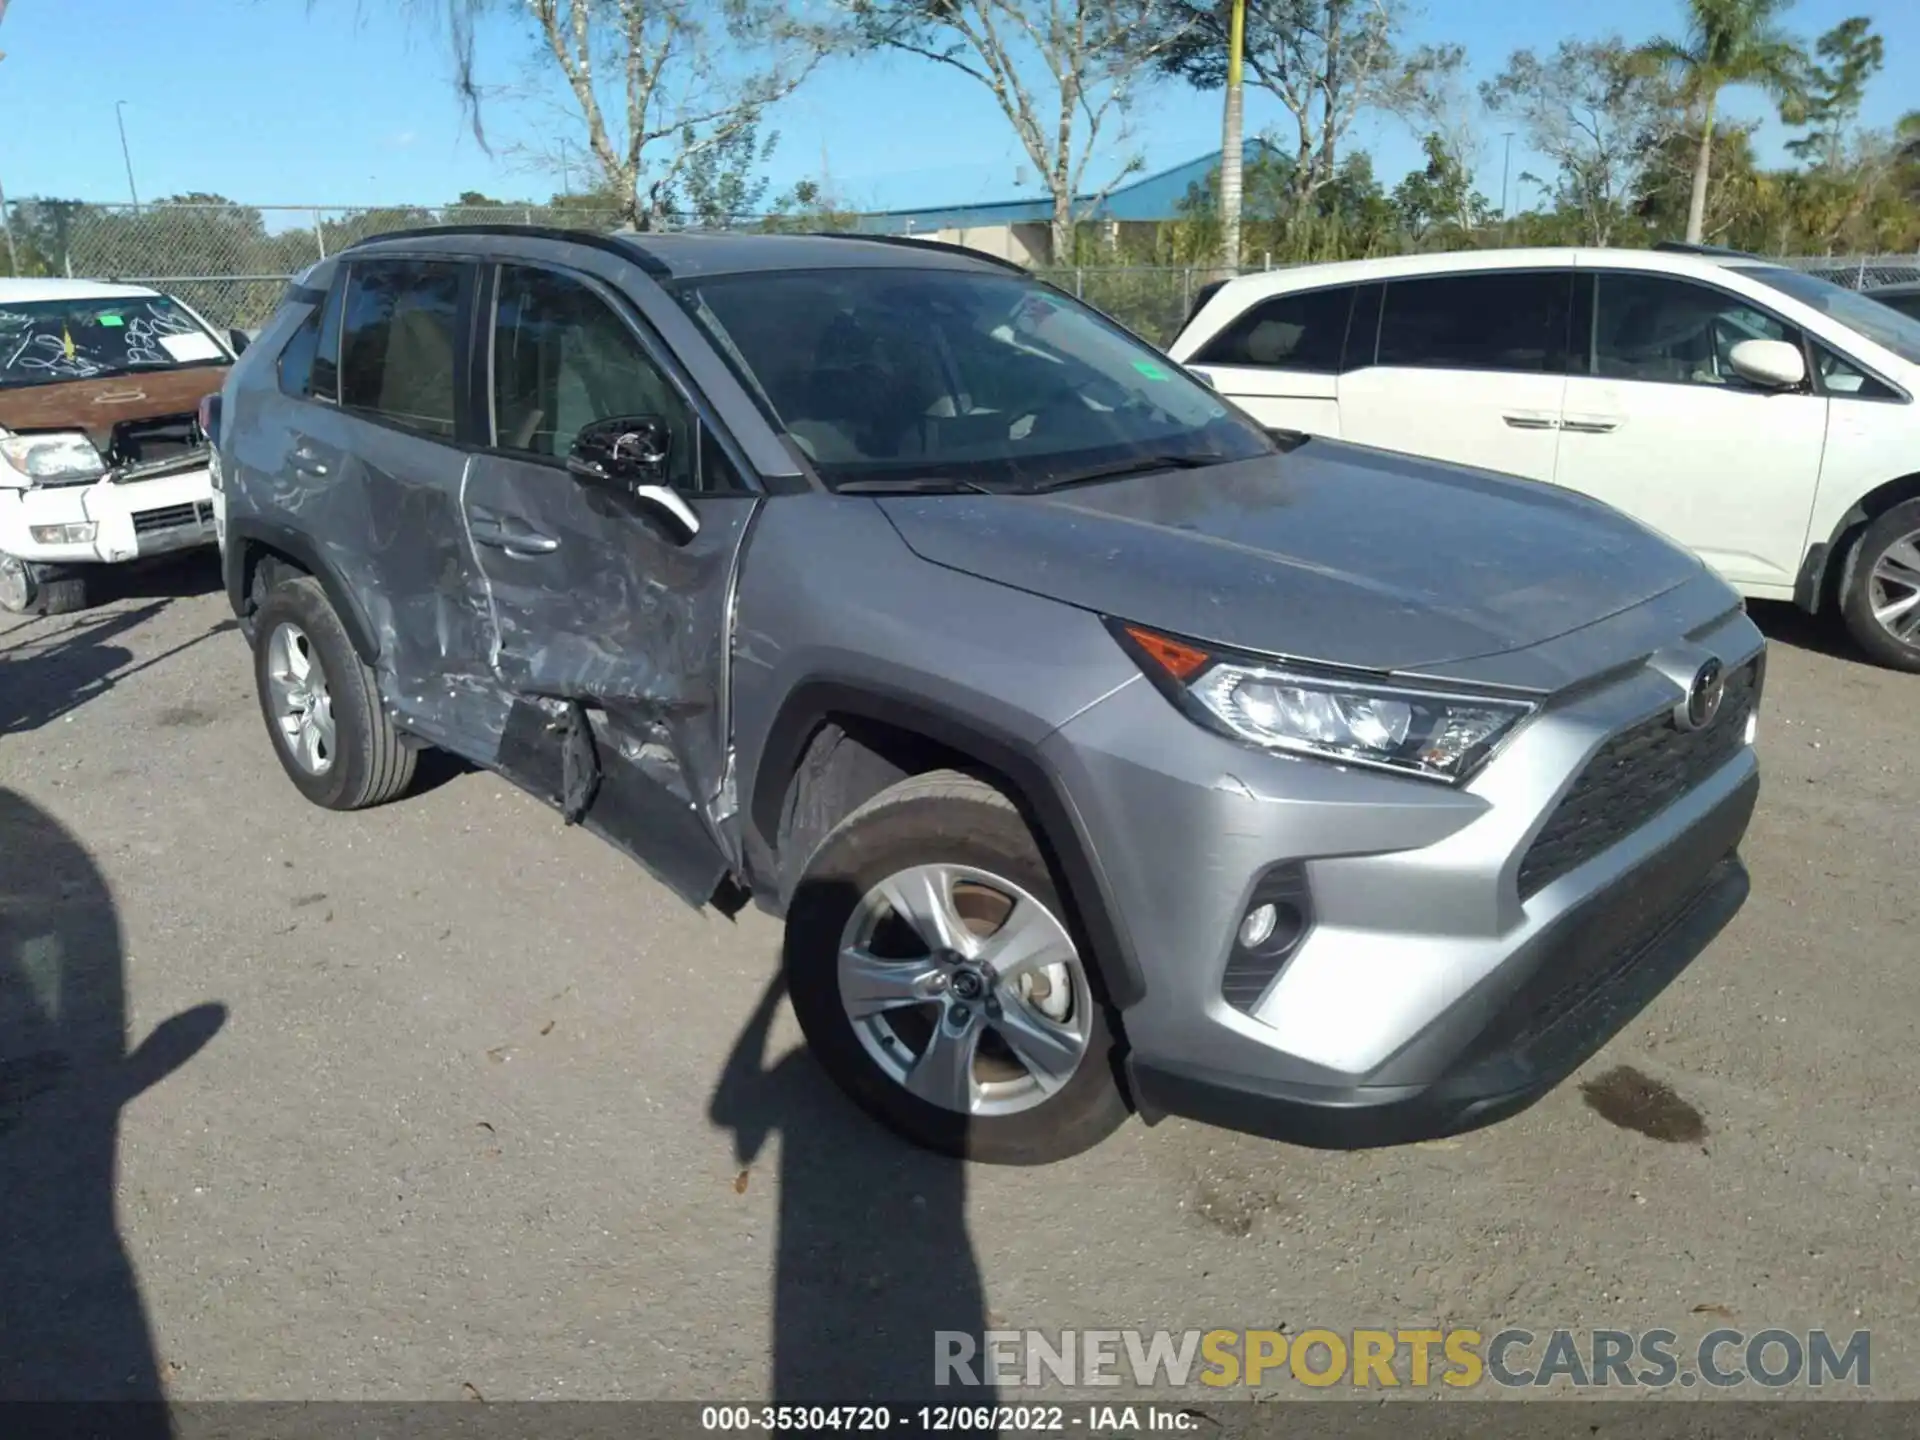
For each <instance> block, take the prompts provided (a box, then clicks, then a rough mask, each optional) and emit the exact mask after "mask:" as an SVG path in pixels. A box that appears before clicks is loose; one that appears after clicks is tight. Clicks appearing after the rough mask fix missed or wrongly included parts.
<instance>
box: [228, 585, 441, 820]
mask: <svg viewBox="0 0 1920 1440" xmlns="http://www.w3.org/2000/svg"><path fill="white" fill-rule="evenodd" d="M254 618H255V624H254V634H255V636H256V637H257V638H256V640H255V643H254V651H253V674H254V682H255V688H256V689H257V691H258V693H259V696H260V710H261V714H262V715H263V716H264V717H265V719H266V722H267V733H268V735H269V736H270V737H271V739H272V740H273V750H274V754H276V755H278V756H279V757H280V765H281V768H282V769H284V770H285V771H286V772H287V778H288V779H289V780H291V781H293V784H294V788H295V789H297V790H298V791H299V792H300V793H301V794H302V795H305V796H306V797H307V799H309V800H311V801H312V802H313V803H314V804H316V805H319V806H321V807H322V808H324V809H327V810H364V809H366V808H368V807H369V806H373V805H380V804H384V803H385V802H386V801H388V800H392V799H395V798H396V797H398V796H399V795H401V794H402V793H404V792H405V790H406V788H407V786H408V785H409V784H411V783H412V781H413V767H414V760H415V752H414V751H412V750H410V749H408V748H407V747H406V746H405V745H403V744H402V743H401V742H400V736H399V734H398V733H397V732H396V731H395V730H394V728H393V721H392V720H391V719H390V718H389V717H388V715H387V712H386V707H385V706H383V705H382V704H381V703H380V689H379V686H378V684H377V683H376V681H375V678H374V674H373V671H372V670H371V669H369V668H368V666H367V665H366V663H365V662H364V661H362V660H361V659H360V657H359V655H358V654H356V653H355V651H354V648H353V642H352V641H351V640H349V639H348V638H347V632H346V628H345V627H344V626H343V625H341V623H340V618H339V616H337V615H335V614H334V611H333V606H332V605H331V604H330V603H329V602H328V600H327V595H326V591H324V590H323V589H321V588H320V583H319V582H318V581H317V580H315V579H313V578H312V577H311V576H307V575H296V576H290V577H288V578H286V579H284V580H281V581H280V582H279V583H278V584H276V585H275V586H274V587H273V589H272V590H270V591H269V592H268V593H267V598H266V601H265V603H263V604H262V605H261V606H260V608H259V610H258V611H257V612H255V617H254ZM316 677H317V678H316Z"/></svg>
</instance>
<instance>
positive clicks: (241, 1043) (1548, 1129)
mask: <svg viewBox="0 0 1920 1440" xmlns="http://www.w3.org/2000/svg"><path fill="white" fill-rule="evenodd" d="M217 583H218V582H217V575H216V573H215V567H214V565H213V564H212V563H211V562H208V563H205V564H201V563H199V562H197V561H196V562H193V563H189V564H185V565H182V566H179V567H177V568H174V569H169V570H165V571H156V572H151V573H148V574H143V575H138V576H131V577H128V579H127V580H126V581H125V583H124V584H123V585H122V586H121V590H122V591H123V593H121V594H119V595H118V596H116V597H115V598H112V599H110V600H109V602H108V603H106V604H105V605H103V606H101V607H100V608H97V609H94V610H91V611H89V612H87V613H85V614H82V615H79V616H69V617H63V618H60V619H53V620H41V621H35V622H15V623H11V624H10V625H6V626H0V799H4V801H5V806H6V808H5V810H4V811H3V812H0V901H4V903H5V905H6V907H7V911H8V912H9V914H10V918H9V919H8V924H9V928H10V929H11V930H12V931H13V933H12V935H10V936H9V942H10V943H9V945H8V947H7V948H6V949H0V965H4V966H9V967H11V968H10V969H0V1395H5V1394H13V1395H23V1394H26V1395H33V1394H39V1395H47V1394H53V1393H74V1392H82V1393H86V1394H91V1395H100V1396H112V1395H129V1394H146V1393H155V1392H156V1389H157V1388H158V1387H163V1388H164V1392H165V1393H166V1394H168V1395H170V1396H172V1397H175V1398H179V1399H183V1400H203V1399H229V1398H263V1399H298V1398H317V1397H328V1398H365V1399H417V1398H445V1399H458V1398H461V1397H463V1396H464V1397H466V1398H473V1397H474V1396H484V1397H485V1398H487V1399H489V1400H497V1399H506V1398H547V1397H566V1396H571V1397H600V1398H610V1397H632V1398H681V1399H703V1398H704V1399H714V1398H727V1397H733V1398H740V1397H755V1398H757V1397H762V1396H768V1395H778V1396H782V1397H795V1396H798V1397H803V1398H805V1397H812V1398H836V1397H837V1398H841V1399H845V1398H849V1397H850V1396H852V1395H854V1394H857V1393H862V1392H867V1393H871V1392H878V1393H881V1394H893V1395H899V1394H902V1393H904V1392H909V1391H915V1392H919V1391H924V1389H925V1385H926V1380H925V1377H926V1376H927V1375H928V1373H929V1366H930V1362H931V1355H932V1340H931V1334H932V1332H933V1331H934V1330H936V1329H943V1328H946V1329H962V1330H975V1331H977V1330H979V1329H981V1328H983V1327H984V1326H989V1325H992V1326H1006V1327H1023V1328H1024V1327H1036V1328H1041V1329H1065V1328H1076V1329H1084V1328H1116V1329H1117V1328H1126V1327H1136V1326H1137V1327H1144V1328H1148V1329H1172V1330H1183V1329H1187V1328H1189V1327H1212V1326H1225V1327H1232V1328H1239V1327H1271V1328H1276V1329H1281V1328H1284V1329H1286V1330H1288V1331H1291V1332H1294V1333H1298V1332H1299V1331H1301V1330H1304V1329H1307V1328H1310V1327H1315V1326H1322V1327H1329V1328H1332V1329H1335V1330H1342V1331H1344V1330H1349V1329H1351V1328H1354V1327H1357V1326H1358V1327H1365V1326H1383V1327H1386V1328H1406V1327H1415V1326H1421V1325H1435V1326H1448V1325H1469V1326H1473V1327H1475V1328H1478V1329H1480V1330H1482V1331H1483V1332H1486V1333H1489V1334H1490V1333H1492V1332H1493V1331H1495V1330H1497V1329H1500V1328H1503V1327H1505V1326H1508V1325H1522V1326H1526V1327H1528V1328H1531V1329H1534V1330H1536V1331H1544V1330H1549V1329H1552V1328H1554V1327H1556V1326H1566V1327H1575V1328H1589V1327H1617V1328H1623V1329H1633V1330H1639V1329H1647V1328H1654V1327H1666V1328H1670V1329H1673V1330H1675V1331H1678V1332H1679V1333H1680V1334H1681V1336H1682V1337H1686V1338H1697V1337H1698V1336H1699V1335H1701V1334H1703V1333H1705V1332H1706V1331H1708V1330H1711V1329H1713V1328H1715V1327H1717V1326H1722V1325H1725V1326H1731V1327H1737V1328H1741V1329H1744V1330H1746V1331H1749V1332H1752V1331H1757V1330H1760V1329H1763V1328H1766V1327H1769V1326H1779V1327H1783V1328H1787V1329H1794V1330H1801V1331H1804V1330H1806V1329H1809V1328H1814V1327H1826V1328H1827V1329H1829V1330H1833V1331H1838V1332H1841V1334H1843V1335H1844V1334H1847V1333H1850V1332H1852V1331H1853V1330H1855V1329H1859V1328H1865V1329H1870V1330H1871V1331H1872V1332H1873V1374H1872V1378H1873V1390H1874V1393H1875V1394H1876V1395H1881V1396H1891V1395H1899V1396H1906V1397H1920V1369H1917V1368H1916V1362H1917V1361H1920V1352H1916V1343H1915V1337H1916V1336H1917V1335H1920V1330H1917V1329H1916V1324H1915V1321H1916V1316H1917V1314H1920V1292H1916V1290H1915V1287H1914V1285H1913V1283H1912V1275H1913V1271H1914V1263H1913V1262H1914V1254H1913V1252H1914V1247H1915V1245H1916V1238H1915V1237H1916V1236H1920V1158H1917V1157H1920V1149H1917V1147H1916V1140H1917V1139H1920V1118H1916V1112H1915V1110H1914V1109H1913V1108H1912V1107H1911V1106H1910V1105H1909V1104H1907V1103H1906V1102H1907V1101H1908V1100H1909V1099H1910V1098H1911V1097H1912V1095H1913V1094H1914V1093H1915V1090H1916V1088H1920V1061H1917V1060H1916V1053H1917V1052H1916V1047H1915V1046H1914V1044H1913V1039H1912V1037H1913V1030H1914V1017H1915V1016H1916V1015H1917V1014H1920V965H1917V964H1916V963H1915V962H1916V960H1920V944H1916V942H1915V936H1916V935H1920V923H1917V920H1920V917H1917V915H1916V911H1917V910H1920V887H1916V885H1915V883H1914V879H1915V871H1914V857H1915V854H1916V848H1915V840H1914V837H1915V835H1916V834H1920V828H1917V827H1916V820H1917V819H1920V816H1917V815H1916V804H1915V800H1914V796H1915V795H1916V794H1917V793H1920V785H1916V770H1917V769H1920V761H1917V760H1916V755H1917V754H1920V748H1917V747H1916V746H1915V744H1914V739H1913V737H1914V730H1913V725H1914V719H1913V716H1914V711H1915V700H1916V698H1920V677H1911V676H1904V675H1894V674H1890V673H1886V672H1882V671H1878V670H1874V669H1871V668H1869V667H1868V666H1866V665H1865V664H1862V663H1860V662H1858V661H1856V660H1854V659H1851V658H1849V657H1848V656H1846V655H1845V654H1842V653H1834V652H1833V651H1832V650H1830V649H1829V647H1828V644H1827V641H1826V639H1825V637H1824V634H1823V633H1822V632H1821V631H1819V630H1817V629H1816V628H1815V627H1812V626H1811V625H1808V624H1805V623H1803V622H1801V621H1800V620H1799V619H1798V618H1797V617H1794V616H1792V615H1790V614H1786V613H1784V612H1767V613H1762V614H1761V615H1760V617H1759V618H1760V619H1761V620H1762V623H1763V624H1764V625H1766V626H1767V628H1768V629H1769V632H1770V633H1771V634H1772V635H1773V637H1774V642H1775V643H1774V658H1773V668H1772V672H1771V678H1770V682H1769V696H1768V706H1767V710H1766V712H1765V714H1764V715H1763V718H1762V726H1761V731H1760V740H1759V746H1760V751H1761V759H1762V763H1763V768H1764V771H1765V791H1764V794H1763V797H1762V800H1761V808H1760V812H1759V815H1758V817H1757V819H1756V821H1755V824H1754V828H1753V831H1752V833H1751V835H1750V837H1749V840H1748V843H1747V848H1746V854H1747V858H1748V861H1749V863H1750V866H1751V868H1752V870H1753V875H1754V894H1753V898H1752V900H1751V901H1750V902H1749V904H1748V905H1747V907H1746V909H1745V910H1744V911H1743V912H1742V913H1741V915H1740V916H1739V917H1738V918H1737V919H1736V920H1735V922H1734V923H1733V925H1732V926H1731V927H1730V929H1729V930H1728V931H1727V932H1726V934H1725V935H1723V936H1722V938H1721V939H1720V940H1719V941H1718V942H1717V943H1716V944H1715V945H1714V946H1713V948H1712V949H1711V950H1710V951H1709V952H1708V953H1707V954H1706V955H1705V956H1704V957H1702V959H1701V960H1700V961H1699V962H1697V963H1696V964H1695V965H1694V966H1693V967H1692V968H1691V969H1690V970H1689V971H1688V972H1687V973H1686V974H1685V975H1684V976H1683V977H1682V978H1681V979H1680V981H1679V982H1678V983H1677V984H1676V985H1675V986H1674V987H1673V988H1672V989H1670V990H1669V991H1668V992H1667V993H1666V995H1665V996H1663V997H1662V998H1661V999H1660V1000H1659V1001H1658V1002H1657V1003H1656V1005H1655V1006H1654V1007H1653V1008H1652V1009H1651V1010H1650V1011H1649V1012H1648V1013H1647V1014H1646V1015H1644V1016H1643V1017H1641V1019H1640V1020H1639V1021H1638V1022H1636V1023H1635V1024H1634V1025H1632V1026H1631V1027H1629V1029H1628V1030H1627V1031H1626V1032H1625V1033H1623V1034H1622V1035H1621V1036H1620V1037H1619V1038H1618V1039H1616V1041H1615V1042H1614V1043H1613V1044H1612V1045H1611V1046H1609V1047H1608V1048H1607V1049H1606V1050H1605V1051H1604V1052H1603V1053H1602V1054H1601V1055H1600V1056H1598V1057H1597V1058H1596V1059H1595V1060H1594V1061H1593V1062H1592V1063H1591V1064H1589V1065H1588V1067H1587V1068H1586V1069H1585V1070H1584V1071H1583V1072H1582V1073H1581V1075H1580V1076H1578V1077H1576V1080H1575V1081H1574V1082H1570V1083H1568V1084H1567V1085H1565V1086H1563V1087H1561V1088H1560V1089H1559V1090H1558V1091H1557V1092H1555V1093H1554V1094H1552V1095H1551V1096H1549V1097H1548V1098H1547V1099H1546V1100H1545V1101H1543V1102H1542V1103H1541V1104H1540V1105H1538V1106H1537V1107H1535V1108H1534V1109H1533V1110H1531V1111H1529V1112H1528V1113H1526V1114H1525V1115H1522V1116H1520V1117H1519V1118H1517V1119H1515V1120H1512V1121H1509V1122H1507V1123H1506V1124H1503V1125H1500V1126H1497V1127H1495V1128H1493V1129H1491V1130H1487V1131H1483V1132H1479V1133H1477V1134H1473V1135H1469V1136H1463V1137H1460V1138H1457V1139H1452V1140H1446V1141H1440V1142H1435V1143H1432V1144H1428V1145H1424V1146H1419V1147H1413V1148H1406V1149H1400V1150H1395V1151H1388V1152H1371V1153H1361V1154H1352V1155H1342V1154H1331V1155H1330V1154H1321V1153H1315V1152H1310V1151H1305V1150H1296V1149H1291V1148H1287V1147H1284V1146H1279V1145H1273V1144H1268V1143H1264V1142H1261V1141H1256V1140H1251V1139H1246V1138H1242V1137H1239V1136H1234V1135H1229V1134H1224V1133H1220V1132H1215V1131H1210V1130H1207V1129H1204V1128H1201V1127H1198V1126H1194V1125H1189V1124H1186V1123H1184V1122H1178V1121H1170V1122H1168V1123H1166V1124H1164V1125H1161V1126H1159V1127H1157V1128H1154V1129H1151V1130H1149V1129H1147V1128H1146V1127H1144V1126H1142V1125H1139V1124H1137V1123H1136V1124H1134V1125H1131V1126H1129V1127H1127V1128H1126V1129H1124V1130H1123V1131H1122V1132H1121V1133H1120V1134H1118V1135H1117V1136H1115V1137H1114V1138H1113V1139H1112V1140H1111V1141H1109V1142H1108V1143H1107V1144H1106V1145H1104V1146H1103V1147H1101V1148H1100V1149H1098V1150H1097V1151H1095V1152H1094V1153H1092V1154H1089V1155H1086V1156H1084V1157H1081V1158H1080V1159H1077V1160H1075V1161H1072V1162H1070V1163H1067V1164H1063V1165H1059V1166H1055V1167H1052V1168H1048V1169H1042V1170H1032V1171H1016V1170H985V1169H971V1170H970V1169H965V1168H963V1167H957V1166H954V1165H950V1164H946V1163H944V1162H940V1161H936V1160H934V1159H931V1158H929V1157H926V1156H923V1155H920V1154H918V1153H916V1152H912V1151H909V1150H907V1149H905V1148H903V1147H902V1146H900V1145H898V1144H896V1143H895V1142H893V1141H892V1140H891V1139H890V1138H888V1137H887V1136H885V1135H884V1134H882V1133H881V1132H879V1131H878V1130H877V1129H876V1128H874V1127H873V1126H872V1125H870V1124H869V1123H867V1122H866V1121H865V1120H864V1119H862V1118H861V1117H860V1116H858V1115H857V1114H855V1113H854V1112H852V1111H851V1110H850V1109H849V1108H848V1107H847V1106H845V1105H844V1104H843V1103H842V1102H841V1101H840V1100H839V1098H838V1096H837V1094H836V1093H835V1092H833V1091H832V1090H831V1089H830V1088H829V1086H828V1083H827V1082H826V1081H825V1080H824V1079H823V1078H822V1077H821V1076H820V1074H819V1073H818V1072H817V1070H816V1069H815V1068H814V1066H813V1064H812V1062H811V1061H810V1060H809V1059H808V1058H807V1056H806V1054H805V1052H804V1050H801V1049H798V1048H796V1047H797V1043H798V1037H797V1033H796V1031H795V1029H794V1026H793V1024H792V1021H791V1018H790V1016H789V1015H788V1014H787V1012H786V1010H785V1008H784V1005H779V1006H776V1005H774V1004H773V1003H772V1002H771V1001H770V1000H769V998H768V996H769V991H768V986H769V982H770V981H771V979H772V978H773V974H774V961H775V955H776V951H777V933H778V932H777V927H776V926H775V925H774V924H773V922H771V921H770V920H768V919H767V918H766V917H764V916H762V915H760V914H759V913H758V912H755V911H751V910H750V911H748V912H746V913H744V914H742V915H741V916H740V917H739V918H738V919H737V920H736V921H728V920H726V919H723V918H720V917H718V916H715V915H710V914H701V913H695V912H692V911H690V910H688V909H686V908H685V907H683V906H681V905H680V904H679V903H678V902H677V901H675V900H674V899H673V898H672V897H671V896H670V895H668V894H667V893H666V892H665V891H664V890H663V889H661V888H660V887H658V886H657V885H655V884H654V883H652V882H651V881H650V880H649V879H647V878H646V877H645V876H644V875H643V874H642V873H641V872H639V871H638V870H636V869H634V868H633V867H631V866H630V865H629V864H628V863H627V862H625V861H624V860H623V859H622V858H621V857H620V856H619V855H617V854H616V853H615V852H614V851H613V850H611V849H610V848H608V847H605V846H603V845H602V844H600V843H599V842H598V841H595V840H594V839H592V838H591V837H589V836H586V835H584V834H582V833H580V832H579V831H577V830H568V829H564V828H563V827H562V826H561V823H560V820H559V818H558V817H557V816H555V815H554V814H552V813H551V812H549V811H548V810H546V809H545V808H544V807H542V806H540V805H538V804H536V803H535V802H534V801H532V800H530V799H527V798H525V797H523V796H521V795H520V794H518V793H517V792H515V791H513V790H511V789H510V788H509V787H507V786H505V785H504V784H502V783H501V782H499V781H497V780H495V779H494V778H493V777H491V776H487V775H484V774H479V773H473V772H465V771H460V770H458V769H456V768H455V767H452V766H440V767H438V768H437V769H436V771H435V773H433V774H432V775H430V776H428V777H427V778H428V782H429V785H428V788H426V789H425V793H422V794H418V795H416V796H414V797H413V798H410V799H408V800H406V801H403V802H401V803H399V804H395V805H391V806H388V807H385V808H382V809H379V810H375V811H371V812H367V813H364V814H359V815H351V816H346V815H331V814H326V813H323V812H321V811H318V810H315V809H313V808H311V807H309V806H308V805H307V804H306V802H305V801H303V800H302V799H301V798H300V796H299V795H298V794H297V793H296V792H295V791H294V789H293V788H292V786H290V785H289V784H288V783H287V782H286V780H285V778H284V777H283V776H282V775H281V773H280V770H279V767H278V765H277V763H276V761H275V759H274V756H273V754H272V753H271V751H270V749H269V742H268V739H267V737H266V735H265V733H264V731H263V728H262V724H261V721H260V718H259V715H258V711H257V709H256V706H255V702H254V698H253V688H252V679H251V672H250V667H249V663H248V656H247V653H246V649H245V647H244V645H243V644H242V642H241V641H240V639H239V638H238V636H237V635H235V634H234V633H232V628H231V620H230V617H229V615H228V612H227V609H226V605H225V601H224V598H223V597H222V596H221V595H220V594H218V593H217ZM49 916H51V917H53V919H54V920H55V921H56V923H55V924H53V925H51V926H49V925H46V924H41V923H37V922H38V921H41V920H44V919H46V918H47V917H49ZM23 922H24V923H23ZM49 930H51V931H52V932H53V933H54V934H55V935H56V937H57V939H56V941H52V942H49V941H47V940H45V939H44V938H42V939H39V940H31V939H28V940H23V939H22V937H30V936H33V935H42V936H44V934H45V933H46V932H48V931H49ZM1267 1388H1268V1389H1270V1390H1273V1391H1276V1392H1278V1393H1295V1394H1297V1393H1301V1391H1300V1389H1299V1387H1297V1386H1294V1385H1293V1384H1292V1383H1291V1382H1290V1381H1288V1382H1283V1383H1280V1384H1272V1383H1270V1384H1269V1386H1268V1387H1267ZM1747 1393H1752V1392H1750V1391H1749V1392H1747Z"/></svg>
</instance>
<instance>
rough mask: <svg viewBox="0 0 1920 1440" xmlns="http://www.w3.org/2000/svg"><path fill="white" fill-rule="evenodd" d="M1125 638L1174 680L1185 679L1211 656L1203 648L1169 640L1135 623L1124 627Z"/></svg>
mask: <svg viewBox="0 0 1920 1440" xmlns="http://www.w3.org/2000/svg"><path fill="white" fill-rule="evenodd" d="M1125 628H1126V632H1127V638H1128V639H1129V640H1131V641H1133V643H1134V644H1136V645H1138V646H1139V647H1140V648H1141V650H1143V651H1144V652H1146V654H1147V655H1149V656H1151V657H1152V659H1153V660H1154V662H1155V663H1156V664H1157V665H1159V667H1160V668H1161V669H1162V670H1164V671H1166V672H1167V674H1169V675H1171V676H1172V677H1173V678H1174V679H1176V680H1185V679H1187V678H1188V677H1190V676H1192V675H1193V674H1195V673H1196V672H1198V671H1199V670H1200V669H1201V667H1202V666H1204V665H1205V664H1206V663H1207V662H1208V661H1209V660H1211V659H1212V658H1213V657H1212V656H1211V655H1209V654H1207V652H1206V651H1204V650H1196V649H1194V648H1193V646H1191V645H1183V644H1181V643H1180V642H1179V641H1178V640H1169V639H1168V638H1167V637H1166V636H1164V635H1156V634H1154V633H1153V631H1151V630H1142V629H1141V628H1140V627H1139V626H1137V625H1128V626H1126V627H1125Z"/></svg>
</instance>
